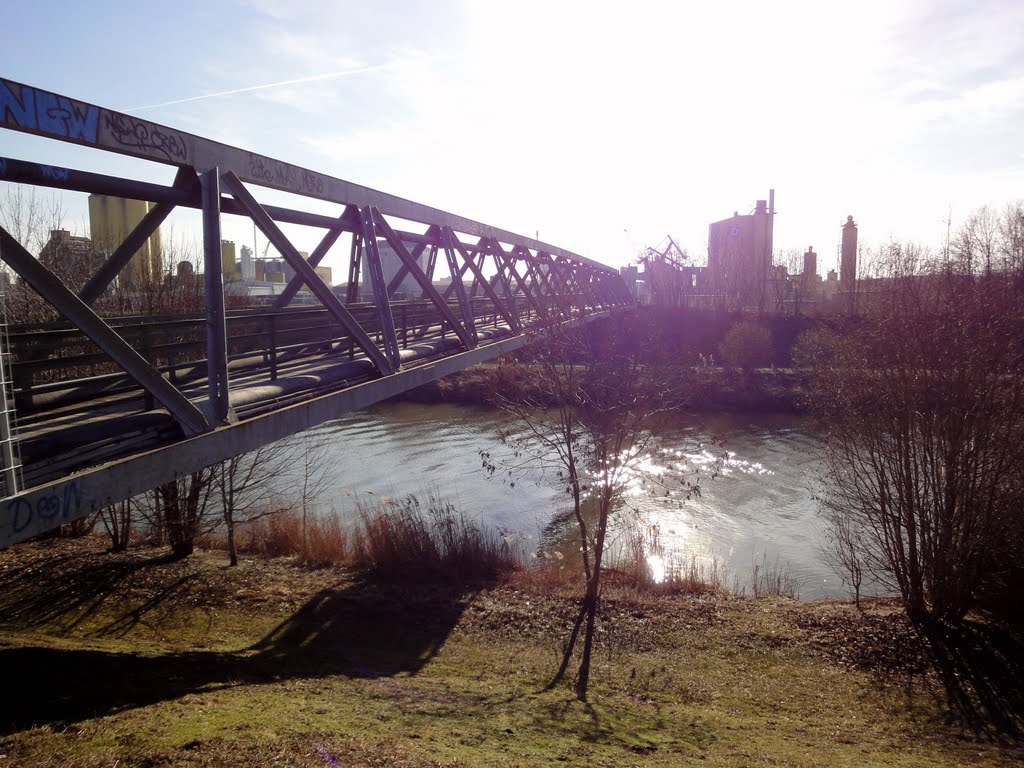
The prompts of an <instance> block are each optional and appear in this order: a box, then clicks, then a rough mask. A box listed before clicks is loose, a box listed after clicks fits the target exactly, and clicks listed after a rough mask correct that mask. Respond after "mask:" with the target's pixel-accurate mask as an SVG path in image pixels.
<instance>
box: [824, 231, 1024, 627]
mask: <svg viewBox="0 0 1024 768" xmlns="http://www.w3.org/2000/svg"><path fill="white" fill-rule="evenodd" d="M896 251H898V253H899V254H900V255H901V257H902V256H905V255H906V249H896ZM902 263H903V262H902V261H898V262H897V263H896V264H895V265H894V267H893V271H892V273H891V278H890V279H888V281H887V282H886V283H884V284H880V285H879V286H878V290H877V295H876V299H878V300H876V301H874V302H872V304H871V307H872V309H873V314H871V315H869V316H867V317H864V318H862V319H861V321H860V322H859V323H858V325H857V327H856V328H855V329H854V330H851V331H850V332H847V333H845V334H843V336H842V338H841V340H839V342H838V344H837V351H836V355H835V358H834V359H833V361H832V362H831V364H830V365H828V366H821V367H819V368H818V369H817V370H816V371H815V374H814V381H815V392H814V401H815V405H816V408H817V410H818V412H819V414H820V415H821V416H822V417H823V418H824V423H825V424H826V425H827V428H828V432H829V434H828V439H827V441H826V463H827V472H828V476H827V479H828V491H827V495H826V499H825V504H824V511H825V513H826V519H827V520H828V521H829V523H830V524H831V526H832V528H833V534H834V537H835V538H837V540H839V541H840V542H841V545H842V546H843V547H844V548H847V549H848V548H849V547H853V549H854V550H855V551H854V552H853V553H852V554H853V556H855V563H856V567H857V568H858V569H863V573H865V574H870V576H871V577H872V578H873V579H875V580H877V581H878V582H879V583H880V584H881V585H882V586H883V587H888V588H890V589H892V590H894V591H896V592H898V593H899V594H900V595H901V596H902V598H903V601H904V604H905V607H906V610H907V612H908V613H909V614H910V615H911V616H913V617H927V616H931V617H935V618H943V619H958V618H960V617H962V616H963V615H964V614H965V613H966V611H967V610H969V609H970V608H971V607H972V606H973V605H975V603H976V602H977V600H978V598H979V596H980V595H982V594H984V593H986V592H988V591H991V590H993V589H998V588H999V585H1000V584H1001V583H1003V582H1004V581H1005V579H1006V578H1007V575H1008V574H1009V573H1011V572H1012V571H1013V570H1014V569H1019V565H1017V564H1018V563H1019V562H1020V559H1021V555H1022V554H1024V552H1022V546H1021V545H1022V536H1021V527H1022V522H1021V519H1020V509H1021V508H1022V507H1024V482H1022V478H1024V350H1022V348H1021V345H1020V342H1019V339H1020V329H1021V322H1022V318H1021V312H1020V309H1019V308H1018V307H1017V306H1016V305H1015V304H1014V303H1012V302H1009V303H1008V302H1007V301H1005V294H1004V293H1002V292H1001V291H991V290H989V289H988V285H987V284H986V283H985V282H984V281H983V280H982V279H981V277H978V276H975V275H972V274H970V273H969V272H968V273H965V272H963V271H961V268H960V266H958V264H962V262H957V263H951V264H947V265H946V266H945V268H943V269H942V270H940V271H938V272H933V273H931V274H919V273H914V272H910V273H905V272H903V271H902V269H901V264H902ZM985 264H986V262H984V260H983V261H982V271H983V272H984V269H985V268H986V267H985ZM972 269H973V267H972ZM883 291H884V292H883ZM847 533H848V534H849V535H847ZM850 554H851V553H849V552H847V553H846V554H845V555H844V557H848V556H849V555H850Z"/></svg>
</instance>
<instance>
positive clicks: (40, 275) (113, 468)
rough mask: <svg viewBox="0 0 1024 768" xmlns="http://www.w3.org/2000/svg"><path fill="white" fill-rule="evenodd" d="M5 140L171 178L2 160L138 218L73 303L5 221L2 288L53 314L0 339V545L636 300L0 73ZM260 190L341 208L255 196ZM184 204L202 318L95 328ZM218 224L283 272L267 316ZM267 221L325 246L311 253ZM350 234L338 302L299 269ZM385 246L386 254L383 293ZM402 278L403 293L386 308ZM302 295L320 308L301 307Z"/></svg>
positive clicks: (568, 260) (598, 271) (519, 245)
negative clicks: (270, 251) (138, 162)
mask: <svg viewBox="0 0 1024 768" xmlns="http://www.w3.org/2000/svg"><path fill="white" fill-rule="evenodd" d="M0 127H3V128H6V129H9V130H13V131H20V132H27V133H32V134H36V135H38V136H42V137H45V138H47V139H53V140H57V141H65V142H72V143H75V144H79V145H82V146H84V147H89V148H91V149H94V150H96V151H97V152H99V151H105V152H112V153H119V154H121V155H128V156H131V157H135V158H140V159H143V160H148V161H152V162H154V163H162V164H166V165H171V166H174V167H175V168H176V169H177V172H176V176H175V178H174V181H173V183H172V184H171V185H170V186H165V185H160V184H154V183H149V182H144V181H140V180H137V179H129V178H122V177H116V176H108V175H103V174H97V173H91V172H86V171H81V170H75V169H72V168H64V167H56V166H52V165H46V164H42V163H38V162H27V161H23V160H16V159H13V158H4V157H0V180H3V181H7V182H14V183H17V184H27V185H35V186H40V187H51V188H56V189H61V190H70V191H77V192H86V193H96V194H102V195H109V196H116V197H122V198H129V199H135V200H143V201H149V202H151V203H153V204H154V205H153V206H152V207H151V208H150V209H149V212H148V214H146V215H145V216H144V218H143V219H142V220H141V222H140V223H139V224H138V225H137V226H136V227H135V229H134V231H132V232H130V233H128V234H127V236H126V237H125V239H124V242H122V243H121V244H120V246H118V247H117V248H115V249H114V250H113V252H112V253H111V254H110V255H109V257H107V258H106V260H105V262H104V263H103V264H102V266H100V267H99V268H98V269H97V270H96V272H95V274H92V275H91V276H89V277H88V279H87V280H85V281H84V287H82V288H81V289H80V290H79V291H78V292H77V293H76V292H75V291H73V290H71V289H69V288H68V287H67V285H65V283H64V282H62V281H61V280H60V279H59V278H58V277H56V276H55V275H54V273H53V272H52V271H50V270H49V269H47V267H46V266H44V265H43V264H42V263H40V261H39V260H37V259H36V258H35V257H33V256H32V254H30V253H29V252H28V250H26V248H25V247H24V245H23V244H22V243H19V242H18V241H17V240H16V239H15V238H14V237H12V235H11V234H10V233H9V232H7V231H6V230H4V229H3V228H0V258H2V259H3V261H4V262H5V263H6V264H7V266H8V267H9V268H10V269H11V270H12V271H13V272H14V273H15V277H14V280H15V281H17V280H22V281H24V283H25V284H27V285H28V286H30V287H31V288H32V289H33V290H34V291H35V292H36V293H38V294H39V296H40V297H42V299H43V300H45V302H46V304H47V305H49V307H50V308H51V311H53V313H54V316H56V317H60V318H62V319H60V320H59V321H55V322H49V323H41V324H36V325H32V326H27V325H22V326H16V325H12V326H9V327H8V328H7V336H6V339H5V340H4V342H3V343H4V350H3V363H4V365H2V366H0V370H2V371H3V376H2V378H0V384H2V386H3V387H4V391H5V395H6V397H5V401H6V404H7V408H6V412H5V413H4V417H3V418H0V458H2V462H0V472H2V480H3V482H2V490H0V546H6V545H9V544H12V543H15V542H17V541H20V540H23V539H26V538H29V537H31V536H34V535H37V534H39V533H43V532H45V531H47V530H49V529H52V528H54V527H56V526H58V525H61V524H63V523H66V522H68V521H70V520H73V519H76V518H79V517H83V516H86V515H89V514H91V513H92V512H93V511H95V510H98V509H100V508H102V507H105V506H108V505H110V504H113V503H116V502H118V501H121V500H124V499H127V498H130V497H132V496H134V495H137V494H139V493H142V492H144V491H147V490H149V489H151V488H154V487H156V486H158V485H160V484H163V483H166V482H169V481H171V480H173V479H174V478H176V477H178V476H180V475H183V474H186V473H190V472H194V471H197V470H199V469H201V468H203V467H206V466H209V465H211V464H214V463H217V462H219V461H223V460H225V459H227V458H230V457H232V456H236V455H239V454H241V453H244V452H246V451H251V450H255V449H256V448H258V447H260V446H262V445H265V444H267V443H270V442H273V441H275V440H279V439H281V438H284V437H287V436H289V435H292V434H295V433H297V432H300V431H302V430H304V429H307V428H309V427H312V426H315V425H317V424H321V423H323V422H325V421H327V420H330V419H332V418H336V417H337V416H339V415H341V414H343V413H345V412H347V411H351V410H354V409H358V408H362V407H365V406H367V405H370V404H372V403H375V402H378V401H380V400H383V399H386V398H388V397H391V396H394V395H396V394H399V393H401V392H403V391H405V390H408V389H411V388H413V387H416V386H419V385H421V384H424V383H426V382H428V381H431V380H434V379H437V378H440V377H442V376H445V375H448V374H450V373H452V372H454V371H457V370H460V369H463V368H465V367H467V366H470V365H473V364H476V363H479V362H483V361H485V360H488V359H491V358H494V357H496V356H498V355H501V354H503V353H506V352H509V351H511V350H514V349H516V348H518V347H520V346H522V345H524V344H526V343H528V341H529V339H530V337H531V333H536V332H542V331H543V329H545V328H549V327H552V324H556V323H578V322H587V321H589V320H592V319H595V318H597V317H601V316H604V315H607V314H608V313H609V312H611V311H613V310H615V309H618V308H624V307H628V306H631V305H632V298H631V297H630V295H629V292H628V290H627V289H626V286H625V284H624V282H623V281H622V279H621V277H620V276H619V274H618V273H617V272H616V271H615V270H614V269H612V268H609V267H606V266H604V265H602V264H599V263H597V262H594V261H591V260H589V259H586V258H583V257H582V256H578V255H576V254H574V253H571V252H569V251H566V250H564V249H561V248H557V247H554V246H551V245H547V244H544V243H542V242H539V241H537V240H533V239H530V238H526V237H522V236H519V235H516V234H513V233H511V232H506V231H504V230H501V229H498V228H495V227H491V226H488V225H486V224H481V223H479V222H476V221H472V220H470V219H466V218H463V217H461V216H456V215H453V214H449V213H445V212H444V211H440V210H437V209H435V208H431V207H429V206H426V205H422V204H419V203H415V202H412V201H409V200H405V199H402V198H400V197H396V196H394V195H389V194H386V193H383V192H378V191H376V190H373V189H369V188H367V187H363V186H360V185H358V184H353V183H351V182H348V181H343V180H341V179H338V178H334V177H332V176H328V175H325V174H323V173H319V172H316V171H311V170H307V169H305V168H301V167H298V166H295V165H291V164H289V163H286V162H283V161H280V160H275V159H273V158H270V157H265V156H263V155H259V154H256V153H253V152H249V151H246V150H244V149H239V148H237V147H232V146H228V145H225V144H221V143H218V142H215V141H211V140H208V139H205V138H201V137H199V136H195V135H191V134H188V133H184V132H182V131H178V130H176V129H173V128H169V127H166V126H163V125H158V124H155V123H151V122H148V121H145V120H140V119H138V118H136V117H134V116H131V115H127V114H123V113H119V112H115V111H112V110H109V109H106V108H103V107H99V106H95V105H93V104H88V103H85V102H82V101H78V100H75V99H71V98H68V97H66V96H62V95H59V94H55V93H51V92H48V91H44V90H41V89H38V88H33V87H30V86H27V85H23V84H20V83H15V82H11V81H9V80H3V79H0ZM266 188H269V189H273V190H281V191H284V192H289V193H292V194H293V195H294V196H297V198H289V199H300V200H302V201H303V202H304V203H306V204H307V205H310V206H312V207H317V208H322V207H323V206H322V204H319V203H317V204H315V205H314V203H315V201H327V202H330V203H334V204H336V206H338V207H339V209H340V211H341V212H340V214H338V215H324V214H322V213H314V212H310V211H308V210H301V209H300V208H298V207H281V206H276V205H269V204H264V203H261V202H259V200H258V199H257V197H256V193H255V190H259V189H266ZM178 207H182V208H193V209H199V210H201V211H202V227H203V264H204V269H203V274H202V276H201V278H199V277H198V276H197V277H196V278H195V279H201V280H202V281H203V286H202V288H203V300H204V305H205V312H204V313H203V314H200V315H196V314H193V315H164V316H132V317H101V316H100V315H99V314H98V313H97V312H96V311H95V310H94V306H95V305H96V303H97V300H99V299H100V298H101V297H102V296H103V295H104V293H105V292H106V291H108V289H110V288H111V286H112V285H114V284H115V281H116V280H117V278H118V275H119V274H121V273H122V272H123V271H124V270H125V268H126V267H127V266H128V264H129V262H130V261H131V259H132V257H133V256H134V255H135V254H136V252H138V251H139V249H140V248H141V247H142V245H143V244H144V243H145V242H146V240H147V239H148V238H149V237H150V236H151V235H152V234H153V233H154V232H156V230H157V228H158V227H159V226H160V224H161V223H162V222H163V221H164V220H165V219H166V218H167V216H168V215H169V214H170V213H171V212H172V211H173V210H174V209H175V208H178ZM224 214H230V215H237V216H244V217H248V218H249V219H251V220H252V221H253V223H254V224H255V226H256V227H257V228H258V229H259V230H260V231H261V232H262V233H263V235H264V236H265V237H266V238H267V239H268V240H269V241H270V243H272V244H273V246H274V247H275V248H276V249H277V251H278V252H279V253H280V254H281V256H282V257H283V258H284V260H285V261H286V262H287V264H288V265H289V266H290V267H291V269H292V270H294V277H293V278H292V279H291V281H290V282H288V284H287V286H286V288H285V289H284V292H283V293H282V294H280V295H279V296H278V297H277V298H276V300H275V301H274V303H273V305H272V306H266V307H259V308H252V307H249V308H245V309H238V310H234V309H226V307H225V292H224V283H223V279H224V276H223V273H222V260H221V223H220V222H221V216H222V215H224ZM282 224H292V225H303V226H306V227H314V228H317V229H318V230H320V231H321V232H322V236H321V239H320V242H319V245H317V246H316V248H315V249H314V250H313V252H312V253H311V254H310V255H309V257H308V260H306V259H304V258H303V256H302V255H300V253H299V251H298V250H297V249H296V248H295V246H294V245H293V244H292V243H291V242H290V241H289V238H288V237H287V236H286V235H285V234H284V232H283V231H282V229H281V226H280V225H282ZM346 234H347V235H348V237H347V238H346V240H347V241H348V242H349V253H348V263H349V270H348V281H347V284H343V285H341V286H336V287H334V288H333V289H332V288H331V286H328V285H326V284H325V283H324V282H323V281H322V279H321V278H320V277H319V276H318V275H317V273H316V272H315V271H314V267H316V266H317V265H318V264H319V263H320V262H321V261H322V260H323V259H324V257H325V256H327V254H328V253H329V252H330V251H331V249H332V247H333V246H335V244H337V243H338V241H339V240H340V239H341V238H342V236H343V235H346ZM381 243H386V244H387V245H388V246H389V247H390V248H391V249H392V250H393V251H394V252H395V253H396V254H397V255H398V257H399V258H400V260H401V267H400V269H399V271H398V273H397V274H396V275H394V277H393V278H392V279H391V280H390V281H386V280H385V278H384V273H383V269H382V265H381V256H380V244H381ZM439 263H440V264H441V265H443V266H442V267H441V268H440V272H442V273H445V272H446V273H447V275H449V276H450V277H451V282H450V283H448V284H447V286H446V287H441V288H438V287H436V285H437V284H435V283H434V279H435V268H437V267H438V266H439ZM424 264H425V267H424V266H422V265H424ZM363 265H365V266H363ZM361 269H362V270H365V272H368V275H367V277H368V278H369V279H368V280H364V281H360V271H361ZM408 277H411V278H412V279H413V280H414V281H415V283H416V285H417V286H418V289H419V291H418V292H419V298H417V299H414V300H401V301H399V300H396V298H395V294H396V291H397V290H398V288H399V286H400V284H401V283H402V281H403V280H406V279H407V278H408ZM361 285H362V286H364V287H365V291H366V293H367V295H366V296H365V297H364V296H361V295H360V287H361ZM301 288H305V289H307V290H308V291H309V292H310V293H311V294H312V295H313V297H315V300H316V304H315V305H312V306H309V305H301V306H300V305H296V304H295V301H294V300H295V298H296V295H297V294H298V292H299V290H300V289H301ZM2 402H3V401H0V403H2ZM339 449H340V450H344V447H343V446H339Z"/></svg>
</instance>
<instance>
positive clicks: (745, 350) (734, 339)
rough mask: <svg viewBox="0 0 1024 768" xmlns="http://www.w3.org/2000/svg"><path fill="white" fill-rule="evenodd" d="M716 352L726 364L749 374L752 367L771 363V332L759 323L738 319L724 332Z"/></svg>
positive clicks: (772, 348)
mask: <svg viewBox="0 0 1024 768" xmlns="http://www.w3.org/2000/svg"><path fill="white" fill-rule="evenodd" d="M718 354H719V356H720V357H721V359H722V362H723V363H725V364H726V365H728V366H732V367H734V368H741V369H743V372H744V373H746V374H750V373H751V372H752V371H753V370H754V368H757V367H760V366H764V365H768V364H769V363H771V361H772V358H773V356H774V354H775V351H774V347H773V346H772V332H771V331H770V330H768V329H767V328H765V327H764V326H763V325H760V324H759V323H755V322H753V321H751V320H740V321H739V322H737V323H733V324H732V326H730V328H729V330H728V331H727V332H726V334H725V338H724V339H723V340H722V343H721V345H720V346H719V348H718Z"/></svg>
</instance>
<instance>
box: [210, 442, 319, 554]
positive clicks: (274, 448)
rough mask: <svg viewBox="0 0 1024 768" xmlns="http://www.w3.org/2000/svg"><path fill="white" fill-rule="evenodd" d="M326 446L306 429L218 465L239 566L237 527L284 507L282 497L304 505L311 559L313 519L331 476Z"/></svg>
mask: <svg viewBox="0 0 1024 768" xmlns="http://www.w3.org/2000/svg"><path fill="white" fill-rule="evenodd" d="M326 448H327V441H326V439H323V438H321V437H318V436H317V435H315V434H313V433H311V432H303V433H300V434H299V435H296V436H294V437H292V438H288V439H286V440H280V441H278V442H276V443H271V444H270V445H266V446H263V447H261V448H258V449H256V450H255V451H251V452H249V453H245V454H242V455H240V456H235V457H232V458H230V459H228V460H227V461H224V462H221V464H220V465H218V467H217V471H216V475H215V476H216V483H217V491H218V494H219V501H220V505H221V510H222V512H223V519H224V525H225V529H226V533H227V543H228V558H229V562H230V564H231V565H232V566H235V565H238V548H237V546H236V541H235V532H236V529H237V526H239V525H246V524H248V523H252V522H254V521H255V520H258V519H259V518H261V517H266V516H267V515H270V514H274V513H275V512H279V511H281V509H283V508H284V507H282V506H281V505H279V504H274V500H275V498H277V497H282V498H285V499H287V500H288V501H289V502H290V503H291V504H297V505H300V506H301V509H302V536H303V551H304V554H305V555H306V556H307V557H308V554H309V539H308V534H307V528H308V517H309V515H310V514H311V512H312V507H313V504H314V502H315V500H316V498H317V497H318V496H319V495H320V494H321V493H322V492H323V489H324V488H325V487H326V485H327V481H328V479H329V478H328V474H327V471H328V467H327V462H326V458H327V454H326ZM285 486H287V487H285Z"/></svg>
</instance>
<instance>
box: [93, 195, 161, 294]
mask: <svg viewBox="0 0 1024 768" xmlns="http://www.w3.org/2000/svg"><path fill="white" fill-rule="evenodd" d="M154 205H155V203H151V202H146V201H144V200H128V199H126V198H123V197H107V196H106V195H89V233H90V235H91V236H92V243H93V246H94V247H95V248H96V250H97V251H99V252H101V253H105V254H107V255H109V254H111V253H113V252H114V251H115V250H117V248H118V247H119V246H120V245H121V243H123V242H124V239H125V237H127V236H128V235H129V234H131V232H132V231H133V230H134V229H135V227H136V226H137V225H138V224H139V222H140V221H142V219H143V218H144V217H145V216H146V214H147V213H149V211H150V209H151V208H152V207H153V206H154ZM162 273H163V252H162V248H161V243H160V229H159V228H158V229H157V230H156V231H155V232H154V233H153V234H152V235H150V236H149V238H148V239H147V240H146V241H145V242H144V243H143V244H142V246H141V247H140V248H139V250H138V251H136V252H135V255H134V256H133V257H132V260H131V261H130V262H129V263H128V265H127V266H126V267H125V268H124V269H123V270H122V271H121V274H120V276H119V279H120V280H122V281H124V282H125V283H126V284H127V285H128V286H130V287H136V286H138V285H139V284H141V283H143V282H146V281H149V280H153V279H154V278H157V277H158V276H160V275H161V274H162Z"/></svg>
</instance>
